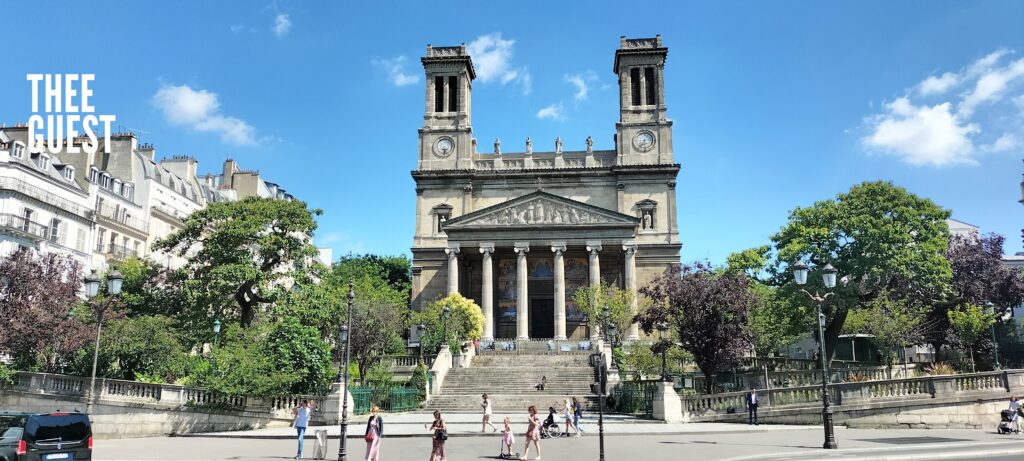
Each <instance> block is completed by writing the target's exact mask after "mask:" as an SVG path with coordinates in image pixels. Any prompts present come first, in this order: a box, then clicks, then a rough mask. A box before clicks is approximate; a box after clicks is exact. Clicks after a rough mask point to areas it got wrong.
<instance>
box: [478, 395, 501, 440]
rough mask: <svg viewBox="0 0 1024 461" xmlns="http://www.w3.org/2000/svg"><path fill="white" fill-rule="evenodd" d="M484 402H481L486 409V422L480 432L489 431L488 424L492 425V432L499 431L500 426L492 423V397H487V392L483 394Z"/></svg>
mask: <svg viewBox="0 0 1024 461" xmlns="http://www.w3.org/2000/svg"><path fill="white" fill-rule="evenodd" d="M483 398H484V402H483V403H481V404H480V406H481V407H483V409H484V422H483V424H482V425H481V426H480V432H487V426H491V432H498V428H497V427H494V424H491V399H489V398H488V397H487V394H484V395H483Z"/></svg>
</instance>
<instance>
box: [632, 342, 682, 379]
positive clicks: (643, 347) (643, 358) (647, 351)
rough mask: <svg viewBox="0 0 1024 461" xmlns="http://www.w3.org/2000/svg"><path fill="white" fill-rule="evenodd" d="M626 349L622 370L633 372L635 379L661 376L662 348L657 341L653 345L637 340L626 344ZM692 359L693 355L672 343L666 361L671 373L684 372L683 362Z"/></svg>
mask: <svg viewBox="0 0 1024 461" xmlns="http://www.w3.org/2000/svg"><path fill="white" fill-rule="evenodd" d="M624 349H625V350H624V351H623V354H622V363H621V364H620V366H619V370H620V372H621V371H629V372H631V377H632V378H633V380H634V381H640V380H642V379H645V378H646V379H651V378H653V377H660V376H661V348H660V347H659V345H658V343H657V342H656V343H654V345H653V346H652V345H647V344H643V343H639V342H635V343H631V344H629V345H627V346H625V347H624ZM691 360H693V355H691V354H690V353H689V352H687V351H684V350H682V349H680V348H678V347H671V345H670V346H669V348H668V351H666V357H665V363H666V366H667V368H668V371H669V373H675V374H679V373H682V372H683V371H684V370H683V367H682V365H683V363H684V362H689V361H691Z"/></svg>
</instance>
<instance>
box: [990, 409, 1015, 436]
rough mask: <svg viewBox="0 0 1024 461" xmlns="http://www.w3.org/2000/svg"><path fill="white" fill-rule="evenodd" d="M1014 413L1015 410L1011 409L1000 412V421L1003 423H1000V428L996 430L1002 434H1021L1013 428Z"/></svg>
mask: <svg viewBox="0 0 1024 461" xmlns="http://www.w3.org/2000/svg"><path fill="white" fill-rule="evenodd" d="M1013 413H1014V412H1013V410H1010V409H1006V410H1003V411H1001V412H999V419H1000V420H1001V421H999V426H998V427H997V428H996V430H997V431H999V433H1000V434H1012V433H1014V432H1020V430H1019V429H1016V430H1015V429H1014V427H1013V416H1014V414H1013Z"/></svg>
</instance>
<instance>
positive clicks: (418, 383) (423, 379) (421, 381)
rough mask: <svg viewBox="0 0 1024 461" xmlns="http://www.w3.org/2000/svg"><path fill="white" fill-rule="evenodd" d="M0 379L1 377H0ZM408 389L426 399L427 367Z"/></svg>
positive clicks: (414, 375)
mask: <svg viewBox="0 0 1024 461" xmlns="http://www.w3.org/2000/svg"><path fill="white" fill-rule="evenodd" d="M0 371H2V370H0ZM0 379H2V376H0ZM409 387H411V388H413V389H416V396H417V397H416V398H417V399H419V401H421V402H422V401H424V400H426V399H427V367H426V365H424V364H422V363H420V364H418V365H416V370H414V371H413V372H412V377H411V378H409Z"/></svg>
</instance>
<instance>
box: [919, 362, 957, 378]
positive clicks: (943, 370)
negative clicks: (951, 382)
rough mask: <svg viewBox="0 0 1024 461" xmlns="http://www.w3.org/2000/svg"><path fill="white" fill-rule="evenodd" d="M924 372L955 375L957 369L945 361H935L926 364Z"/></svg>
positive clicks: (932, 374) (930, 374) (934, 374)
mask: <svg viewBox="0 0 1024 461" xmlns="http://www.w3.org/2000/svg"><path fill="white" fill-rule="evenodd" d="M924 371H925V373H927V374H928V375H929V376H940V375H955V374H957V371H956V369H955V368H953V366H952V365H950V364H948V363H945V362H937V363H933V364H931V365H928V366H927V367H925V369H924Z"/></svg>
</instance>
